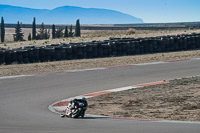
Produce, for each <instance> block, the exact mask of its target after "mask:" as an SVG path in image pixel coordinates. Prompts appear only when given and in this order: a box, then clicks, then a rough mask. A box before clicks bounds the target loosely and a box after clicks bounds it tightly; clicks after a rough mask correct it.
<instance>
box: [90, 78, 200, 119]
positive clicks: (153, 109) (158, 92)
mask: <svg viewBox="0 0 200 133" xmlns="http://www.w3.org/2000/svg"><path fill="white" fill-rule="evenodd" d="M88 103H89V108H88V110H87V113H89V114H96V115H105V116H112V117H127V118H139V119H161V120H162V119H165V120H178V121H200V77H191V78H183V79H176V80H171V81H170V82H169V83H168V84H163V85H155V86H149V87H143V88H136V89H131V90H127V91H122V92H116V93H109V94H105V95H101V96H97V97H93V98H90V99H88Z"/></svg>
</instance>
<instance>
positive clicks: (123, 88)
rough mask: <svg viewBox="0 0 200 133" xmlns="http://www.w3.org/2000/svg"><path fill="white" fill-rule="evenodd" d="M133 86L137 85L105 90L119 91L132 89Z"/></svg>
mask: <svg viewBox="0 0 200 133" xmlns="http://www.w3.org/2000/svg"><path fill="white" fill-rule="evenodd" d="M134 88H138V87H137V86H127V87H122V88H116V89H111V90H106V91H112V92H119V91H125V90H130V89H134Z"/></svg>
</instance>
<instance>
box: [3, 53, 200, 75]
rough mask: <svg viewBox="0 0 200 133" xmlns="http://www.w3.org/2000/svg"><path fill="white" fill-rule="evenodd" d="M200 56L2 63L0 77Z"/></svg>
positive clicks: (149, 55) (154, 55)
mask: <svg viewBox="0 0 200 133" xmlns="http://www.w3.org/2000/svg"><path fill="white" fill-rule="evenodd" d="M199 57H200V50H194V51H184V52H171V53H158V54H147V55H137V56H123V57H111V58H97V59H83V60H69V61H55V62H45V63H33V64H12V65H0V77H1V76H11V75H21V74H38V73H46V72H63V71H66V70H72V69H86V68H96V67H108V66H116V65H129V64H138V63H146V62H156V61H166V60H179V59H188V58H199Z"/></svg>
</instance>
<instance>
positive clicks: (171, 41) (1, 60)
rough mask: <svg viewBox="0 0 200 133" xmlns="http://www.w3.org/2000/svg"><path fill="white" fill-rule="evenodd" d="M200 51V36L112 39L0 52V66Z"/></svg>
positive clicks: (28, 47) (2, 50)
mask: <svg viewBox="0 0 200 133" xmlns="http://www.w3.org/2000/svg"><path fill="white" fill-rule="evenodd" d="M199 48H200V34H195V33H193V34H184V35H176V36H174V35H173V36H158V37H149V38H137V39H135V38H110V39H109V40H105V41H92V42H83V43H70V44H64V43H62V44H51V45H47V46H45V47H44V46H42V47H34V46H27V47H24V48H23V49H13V50H6V49H0V64H12V63H35V62H46V61H60V60H72V59H87V58H88V59H89V58H102V57H115V56H125V55H138V54H148V53H158V52H171V51H180V50H193V49H199Z"/></svg>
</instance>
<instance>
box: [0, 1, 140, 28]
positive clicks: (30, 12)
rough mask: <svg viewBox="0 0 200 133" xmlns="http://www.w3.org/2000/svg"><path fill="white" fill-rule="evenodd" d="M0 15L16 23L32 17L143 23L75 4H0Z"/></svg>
mask: <svg viewBox="0 0 200 133" xmlns="http://www.w3.org/2000/svg"><path fill="white" fill-rule="evenodd" d="M13 12H14V13H13ZM0 16H3V17H4V19H5V22H6V23H16V22H17V21H20V22H22V23H32V20H33V17H36V20H37V23H42V22H44V23H45V24H73V23H75V21H76V20H77V19H80V20H81V23H82V24H131V23H143V20H142V19H140V18H137V17H134V16H131V15H129V14H125V13H122V12H119V11H114V10H110V9H101V8H82V7H76V6H61V7H57V8H54V9H32V8H26V7H18V6H10V5H1V4H0Z"/></svg>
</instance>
